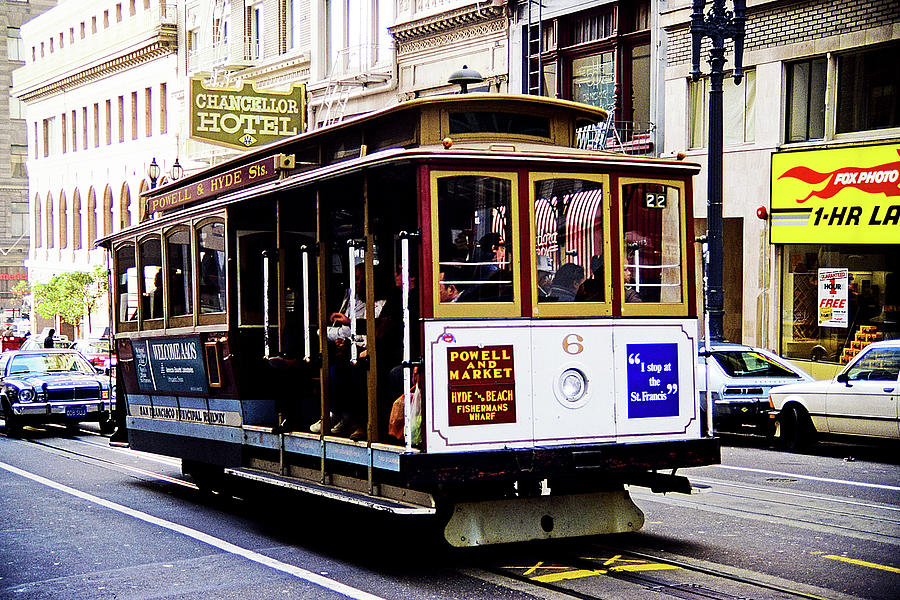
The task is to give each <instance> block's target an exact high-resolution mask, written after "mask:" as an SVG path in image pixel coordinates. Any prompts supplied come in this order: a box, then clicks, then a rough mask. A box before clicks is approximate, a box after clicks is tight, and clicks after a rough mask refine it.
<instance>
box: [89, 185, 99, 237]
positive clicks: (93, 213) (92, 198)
mask: <svg viewBox="0 0 900 600" xmlns="http://www.w3.org/2000/svg"><path fill="white" fill-rule="evenodd" d="M96 241H97V194H96V192H94V186H91V188H90V189H89V190H88V202H87V244H88V248H93V247H94V242H96Z"/></svg>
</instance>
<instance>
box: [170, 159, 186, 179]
mask: <svg viewBox="0 0 900 600" xmlns="http://www.w3.org/2000/svg"><path fill="white" fill-rule="evenodd" d="M182 175H184V169H183V168H182V167H181V163H179V162H178V158H177V157H176V158H175V162H174V163H173V164H172V181H178V180H179V179H181V176H182Z"/></svg>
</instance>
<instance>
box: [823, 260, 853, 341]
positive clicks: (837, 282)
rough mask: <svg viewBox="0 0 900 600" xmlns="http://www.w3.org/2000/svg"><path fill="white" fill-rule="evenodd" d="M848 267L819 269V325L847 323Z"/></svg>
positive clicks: (841, 324)
mask: <svg viewBox="0 0 900 600" xmlns="http://www.w3.org/2000/svg"><path fill="white" fill-rule="evenodd" d="M849 288H850V271H849V269H819V327H847V326H848V324H849V319H848V317H849V313H850V310H849Z"/></svg>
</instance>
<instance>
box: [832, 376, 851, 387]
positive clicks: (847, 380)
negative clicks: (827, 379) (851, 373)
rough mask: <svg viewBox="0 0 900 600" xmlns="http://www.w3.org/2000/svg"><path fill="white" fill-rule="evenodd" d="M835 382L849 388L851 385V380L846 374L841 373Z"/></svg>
mask: <svg viewBox="0 0 900 600" xmlns="http://www.w3.org/2000/svg"><path fill="white" fill-rule="evenodd" d="M835 380H836V381H837V382H838V383H843V384H846V385H847V386H849V385H850V378H849V377H848V376H847V374H846V373H839V374H838V376H837V377H836V378H835Z"/></svg>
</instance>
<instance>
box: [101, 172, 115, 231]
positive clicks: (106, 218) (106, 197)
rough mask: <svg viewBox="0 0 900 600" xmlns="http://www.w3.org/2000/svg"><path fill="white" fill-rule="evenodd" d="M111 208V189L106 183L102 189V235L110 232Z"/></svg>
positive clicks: (111, 222)
mask: <svg viewBox="0 0 900 600" xmlns="http://www.w3.org/2000/svg"><path fill="white" fill-rule="evenodd" d="M112 224H113V210H112V190H111V189H109V185H108V184H107V186H106V189H105V190H103V235H109V234H111V233H112Z"/></svg>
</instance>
